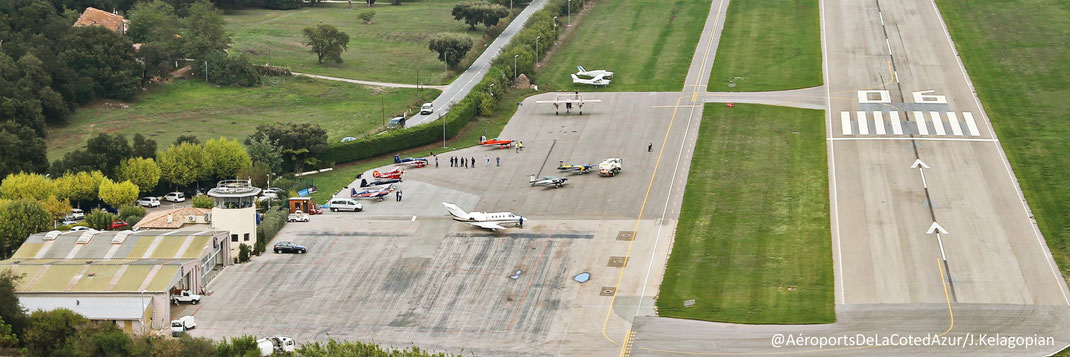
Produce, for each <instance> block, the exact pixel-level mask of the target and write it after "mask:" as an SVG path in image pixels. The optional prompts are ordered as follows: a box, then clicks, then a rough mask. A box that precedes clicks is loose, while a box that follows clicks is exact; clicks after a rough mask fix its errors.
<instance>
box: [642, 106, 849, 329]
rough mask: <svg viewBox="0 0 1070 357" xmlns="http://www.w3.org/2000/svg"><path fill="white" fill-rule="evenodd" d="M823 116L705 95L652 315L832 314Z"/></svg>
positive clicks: (787, 319)
mask: <svg viewBox="0 0 1070 357" xmlns="http://www.w3.org/2000/svg"><path fill="white" fill-rule="evenodd" d="M824 120H825V118H824V112H822V111H816V110H806V109H794V108H785V107H773V106H763V105H752V104H739V105H736V106H735V107H734V108H726V107H724V106H722V105H715V104H707V105H706V109H705V111H704V113H703V118H702V126H701V129H700V130H699V137H698V144H697V146H696V148H695V156H694V158H693V159H692V161H691V162H692V163H691V171H690V173H689V175H688V178H687V190H686V191H685V192H686V193H685V194H684V202H683V207H682V209H681V213H680V223H679V225H678V226H677V228H676V240H675V243H674V245H673V248H672V255H671V256H670V257H669V262H668V266H667V267H666V271H665V280H664V282H663V283H662V285H661V292H660V293H659V297H658V301H657V306H658V314H659V315H660V316H665V317H677V318H686V319H697V320H709V321H723V322H733V323H754V324H804V323H828V322H833V321H835V319H836V317H835V311H834V307H833V305H834V302H835V301H834V299H833V295H832V294H833V272H832V248H831V238H830V232H829V196H828V169H827V166H826V159H825V121H824ZM690 299H694V300H695V305H694V306H693V307H684V301H685V300H690Z"/></svg>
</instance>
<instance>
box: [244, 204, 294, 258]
mask: <svg viewBox="0 0 1070 357" xmlns="http://www.w3.org/2000/svg"><path fill="white" fill-rule="evenodd" d="M273 207H278V208H277V209H273V210H268V211H267V212H265V213H264V219H262V220H261V221H260V225H259V226H256V246H255V247H254V248H253V254H256V255H260V254H261V253H263V252H264V251H265V250H267V245H268V243H270V242H271V240H272V239H275V235H276V234H278V233H279V231H280V230H282V227H284V226H286V218H287V214H289V213H290V211H289V210H287V209H285V208H283V207H282V206H281V205H278V206H273Z"/></svg>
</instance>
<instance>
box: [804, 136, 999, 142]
mask: <svg viewBox="0 0 1070 357" xmlns="http://www.w3.org/2000/svg"><path fill="white" fill-rule="evenodd" d="M825 140H829V141H857V140H917V141H981V142H987V141H999V140H996V139H970V138H911V137H876V136H873V137H865V138H863V137H857V138H826V139H825Z"/></svg>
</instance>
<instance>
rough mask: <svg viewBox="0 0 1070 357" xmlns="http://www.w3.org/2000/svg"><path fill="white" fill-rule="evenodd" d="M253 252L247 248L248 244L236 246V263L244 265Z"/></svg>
mask: <svg viewBox="0 0 1070 357" xmlns="http://www.w3.org/2000/svg"><path fill="white" fill-rule="evenodd" d="M252 252H253V250H252V249H250V248H249V245H248V244H245V243H242V244H241V245H239V246H238V263H245V262H248V261H249V256H250V255H251V254H252Z"/></svg>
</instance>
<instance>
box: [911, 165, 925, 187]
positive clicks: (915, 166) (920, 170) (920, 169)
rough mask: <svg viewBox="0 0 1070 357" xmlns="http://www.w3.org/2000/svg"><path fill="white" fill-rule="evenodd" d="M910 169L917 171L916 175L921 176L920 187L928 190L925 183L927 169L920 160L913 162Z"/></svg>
mask: <svg viewBox="0 0 1070 357" xmlns="http://www.w3.org/2000/svg"><path fill="white" fill-rule="evenodd" d="M910 168H912V169H918V173H920V174H921V187H924V188H929V183H927V182H925V169H927V168H929V165H926V164H925V163H924V162H922V161H921V159H917V160H914V164H913V165H910Z"/></svg>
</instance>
